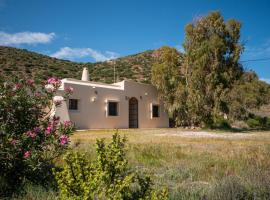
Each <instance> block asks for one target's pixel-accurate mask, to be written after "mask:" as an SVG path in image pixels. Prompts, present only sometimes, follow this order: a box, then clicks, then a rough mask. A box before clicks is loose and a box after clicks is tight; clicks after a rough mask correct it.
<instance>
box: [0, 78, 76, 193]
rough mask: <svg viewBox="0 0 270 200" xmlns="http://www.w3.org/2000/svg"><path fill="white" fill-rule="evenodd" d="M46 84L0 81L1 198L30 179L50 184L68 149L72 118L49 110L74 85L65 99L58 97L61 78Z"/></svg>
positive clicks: (16, 190)
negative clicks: (56, 164)
mask: <svg viewBox="0 0 270 200" xmlns="http://www.w3.org/2000/svg"><path fill="white" fill-rule="evenodd" d="M45 84H46V85H43V86H37V85H36V84H35V82H34V81H33V80H15V81H14V82H1V83H0V198H2V197H7V196H11V195H14V193H17V192H21V191H22V188H23V186H24V184H25V183H29V182H30V183H33V184H41V185H43V186H49V185H50V184H51V183H53V181H52V180H53V175H52V170H51V169H52V167H54V162H53V161H54V159H55V158H57V157H58V156H60V155H61V154H62V153H63V152H64V151H65V150H66V149H67V145H68V143H69V136H70V134H71V133H72V132H73V129H74V126H73V124H72V123H71V122H69V121H68V122H64V123H60V121H59V120H60V119H59V117H56V116H50V113H51V108H53V107H54V106H59V105H60V104H61V102H62V101H63V100H64V98H66V97H68V95H69V94H70V93H71V92H72V88H68V89H67V91H66V94H65V95H64V97H63V98H62V99H61V98H60V99H55V98H54V96H55V93H56V91H57V89H58V88H59V87H60V85H61V81H60V80H59V79H57V78H50V79H49V80H48V81H47V82H46V83H45Z"/></svg>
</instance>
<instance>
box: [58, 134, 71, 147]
mask: <svg viewBox="0 0 270 200" xmlns="http://www.w3.org/2000/svg"><path fill="white" fill-rule="evenodd" d="M59 139H60V144H61V145H65V144H67V143H68V139H69V138H68V136H67V135H61V136H60V138H59Z"/></svg>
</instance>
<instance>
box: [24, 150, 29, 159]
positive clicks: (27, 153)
mask: <svg viewBox="0 0 270 200" xmlns="http://www.w3.org/2000/svg"><path fill="white" fill-rule="evenodd" d="M30 156H31V152H30V151H26V152H24V154H23V157H24V158H29V157H30Z"/></svg>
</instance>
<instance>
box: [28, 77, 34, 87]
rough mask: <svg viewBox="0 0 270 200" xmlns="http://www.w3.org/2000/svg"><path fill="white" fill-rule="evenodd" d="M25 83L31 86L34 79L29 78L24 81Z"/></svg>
mask: <svg viewBox="0 0 270 200" xmlns="http://www.w3.org/2000/svg"><path fill="white" fill-rule="evenodd" d="M26 83H27V84H28V85H30V86H33V85H34V80H32V79H29V80H27V81H26Z"/></svg>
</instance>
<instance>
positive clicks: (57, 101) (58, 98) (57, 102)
mask: <svg viewBox="0 0 270 200" xmlns="http://www.w3.org/2000/svg"><path fill="white" fill-rule="evenodd" d="M63 101H64V98H63V97H62V96H55V97H53V103H54V104H55V105H56V106H60V105H61V104H62V102H63Z"/></svg>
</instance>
